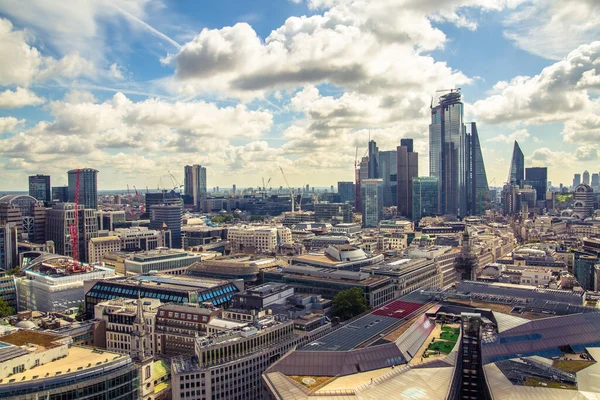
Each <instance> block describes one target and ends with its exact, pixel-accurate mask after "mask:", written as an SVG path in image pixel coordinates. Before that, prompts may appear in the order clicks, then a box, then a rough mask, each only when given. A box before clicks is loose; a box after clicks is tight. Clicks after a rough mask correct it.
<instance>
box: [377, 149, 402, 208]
mask: <svg viewBox="0 0 600 400" xmlns="http://www.w3.org/2000/svg"><path fill="white" fill-rule="evenodd" d="M397 174H398V157H397V154H396V150H391V151H380V152H379V175H380V178H381V179H383V206H384V207H391V206H394V205H396V204H398V203H397V187H398V181H397Z"/></svg>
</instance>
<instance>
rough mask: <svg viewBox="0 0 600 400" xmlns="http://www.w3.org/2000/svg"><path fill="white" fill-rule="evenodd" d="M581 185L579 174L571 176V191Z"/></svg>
mask: <svg viewBox="0 0 600 400" xmlns="http://www.w3.org/2000/svg"><path fill="white" fill-rule="evenodd" d="M579 185H581V174H575V175H573V189H575V188H576V187H577V186H579Z"/></svg>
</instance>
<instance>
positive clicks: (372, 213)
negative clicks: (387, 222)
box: [360, 179, 383, 228]
mask: <svg viewBox="0 0 600 400" xmlns="http://www.w3.org/2000/svg"><path fill="white" fill-rule="evenodd" d="M360 197H361V204H362V226H363V228H376V227H377V224H379V221H381V219H382V218H383V179H364V180H362V181H361V182H360Z"/></svg>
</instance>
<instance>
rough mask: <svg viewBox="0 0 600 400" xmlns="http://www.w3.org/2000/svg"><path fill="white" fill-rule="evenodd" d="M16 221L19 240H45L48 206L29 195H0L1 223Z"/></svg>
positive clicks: (40, 242)
mask: <svg viewBox="0 0 600 400" xmlns="http://www.w3.org/2000/svg"><path fill="white" fill-rule="evenodd" d="M2 222H6V223H14V224H15V225H16V228H17V232H18V240H20V241H28V242H33V243H38V244H42V243H44V242H45V230H46V227H45V224H46V208H45V207H44V203H42V202H41V201H38V200H37V199H35V198H33V197H31V196H28V195H25V194H24V195H16V194H12V195H7V196H3V197H0V223H2Z"/></svg>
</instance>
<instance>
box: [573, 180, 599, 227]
mask: <svg viewBox="0 0 600 400" xmlns="http://www.w3.org/2000/svg"><path fill="white" fill-rule="evenodd" d="M573 197H574V202H573V216H575V217H578V218H579V219H581V220H584V219H585V218H587V217H591V216H592V214H593V213H594V189H592V188H591V186H589V185H586V184H585V183H582V184H580V185H578V186H577V187H576V188H575V194H574V195H573Z"/></svg>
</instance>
